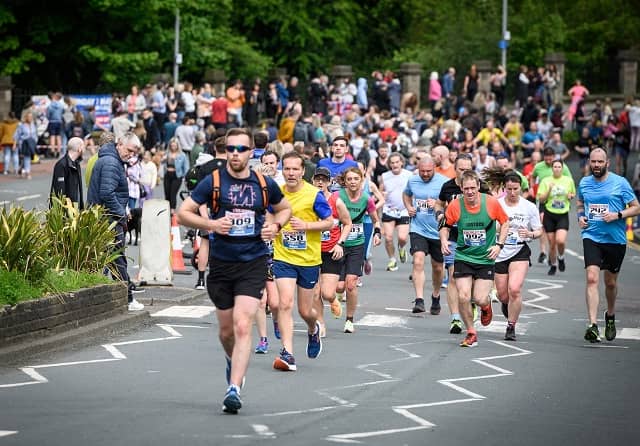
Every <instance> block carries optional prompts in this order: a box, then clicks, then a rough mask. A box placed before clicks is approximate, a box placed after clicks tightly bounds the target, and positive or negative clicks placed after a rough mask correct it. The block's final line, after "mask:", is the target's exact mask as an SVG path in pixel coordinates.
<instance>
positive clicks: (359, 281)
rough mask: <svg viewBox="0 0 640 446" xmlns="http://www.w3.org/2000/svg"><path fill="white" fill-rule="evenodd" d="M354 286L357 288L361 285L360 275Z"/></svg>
mask: <svg viewBox="0 0 640 446" xmlns="http://www.w3.org/2000/svg"><path fill="white" fill-rule="evenodd" d="M356 286H357V287H358V288H360V287H362V279H361V278H360V277H358V282H357V283H356Z"/></svg>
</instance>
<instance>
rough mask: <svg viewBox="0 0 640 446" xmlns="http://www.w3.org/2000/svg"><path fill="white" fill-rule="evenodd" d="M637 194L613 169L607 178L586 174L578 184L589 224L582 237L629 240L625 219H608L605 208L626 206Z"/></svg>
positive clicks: (617, 242)
mask: <svg viewBox="0 0 640 446" xmlns="http://www.w3.org/2000/svg"><path fill="white" fill-rule="evenodd" d="M635 198H636V196H635V194H634V193H633V190H632V189H631V185H629V182H628V181H627V180H626V179H625V178H623V177H621V176H619V175H616V174H615V173H613V172H609V173H608V175H607V178H606V180H604V181H596V180H595V178H594V177H593V175H590V176H588V177H584V178H583V179H582V180H580V186H578V200H580V201H582V202H583V203H584V212H585V215H586V217H587V222H588V224H587V227H586V228H585V229H583V230H582V238H588V239H591V240H593V241H594V242H596V243H616V244H620V245H626V244H627V235H626V225H625V220H624V219H621V220H614V221H612V222H610V223H607V222H605V221H604V220H603V219H602V217H603V215H604V213H605V212H619V211H623V210H625V208H626V207H627V204H628V203H631V202H632V201H633V200H635Z"/></svg>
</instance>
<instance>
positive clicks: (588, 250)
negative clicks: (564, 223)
mask: <svg viewBox="0 0 640 446" xmlns="http://www.w3.org/2000/svg"><path fill="white" fill-rule="evenodd" d="M589 166H590V167H591V173H592V175H590V176H588V177H584V178H583V179H582V180H581V181H580V186H578V200H577V208H578V224H579V225H580V228H581V229H582V245H583V249H584V266H585V268H586V270H587V289H586V300H587V312H588V313H589V326H588V327H587V331H586V332H585V334H584V339H585V340H587V341H590V342H592V343H594V342H600V341H601V339H600V332H599V330H598V325H597V323H596V320H597V313H598V303H599V299H600V296H599V293H598V282H599V281H600V271H601V270H605V272H604V283H605V294H606V297H607V311H605V313H604V318H605V331H604V335H605V337H606V338H607V341H613V340H614V339H615V338H616V322H615V305H616V294H617V281H618V273H619V272H620V267H621V266H622V261H623V260H624V255H625V252H626V249H627V238H626V228H625V219H626V218H628V217H633V216H636V215H639V214H640V204H639V203H638V199H637V198H636V197H635V194H634V193H633V189H631V186H630V185H629V182H628V181H627V180H626V179H625V178H623V177H621V176H618V175H616V174H615V173H613V172H609V171H608V168H609V159H608V157H607V152H606V151H604V150H603V149H601V148H596V149H594V150H593V151H592V152H591V154H590V155H589Z"/></svg>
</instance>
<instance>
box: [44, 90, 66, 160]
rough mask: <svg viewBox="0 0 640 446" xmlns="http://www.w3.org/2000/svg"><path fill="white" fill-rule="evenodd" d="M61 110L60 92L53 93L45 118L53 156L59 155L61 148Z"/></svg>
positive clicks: (62, 108) (62, 109)
mask: <svg viewBox="0 0 640 446" xmlns="http://www.w3.org/2000/svg"><path fill="white" fill-rule="evenodd" d="M63 112H64V106H63V105H62V94H60V93H53V95H52V96H51V102H50V103H49V106H48V107H47V120H48V121H49V125H48V126H47V131H48V132H49V149H50V150H51V154H52V155H53V156H54V157H55V158H58V157H59V156H60V151H61V150H62V113H63Z"/></svg>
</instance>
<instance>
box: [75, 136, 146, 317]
mask: <svg viewBox="0 0 640 446" xmlns="http://www.w3.org/2000/svg"><path fill="white" fill-rule="evenodd" d="M140 147H141V144H140V140H139V139H138V137H137V136H136V135H134V134H133V133H131V132H129V133H126V134H125V135H124V136H123V137H122V138H121V139H120V141H118V142H117V143H116V144H114V143H113V142H109V143H107V144H105V145H104V146H102V147H101V148H100V150H99V152H98V159H97V160H96V162H95V165H94V166H93V171H92V173H91V176H90V182H89V190H88V192H87V204H88V205H89V206H91V205H101V206H104V207H105V209H106V216H107V218H109V219H110V220H111V221H114V222H115V223H116V225H115V228H114V229H115V231H116V245H115V247H114V249H115V251H116V252H119V254H118V257H117V258H116V260H115V262H114V263H115V271H114V279H117V280H121V281H122V282H124V283H126V284H127V285H128V301H129V311H141V310H143V309H144V305H142V304H141V303H139V302H138V301H137V300H135V299H134V298H133V291H134V290H136V287H135V285H133V283H132V282H131V281H130V279H129V273H128V272H127V256H126V254H125V250H124V246H125V233H126V229H127V220H128V216H129V214H128V212H127V202H128V201H129V187H128V185H127V177H126V175H125V171H124V167H123V163H124V162H126V161H128V160H129V158H131V157H132V156H134V155H136V154H138V153H139V151H140Z"/></svg>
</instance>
